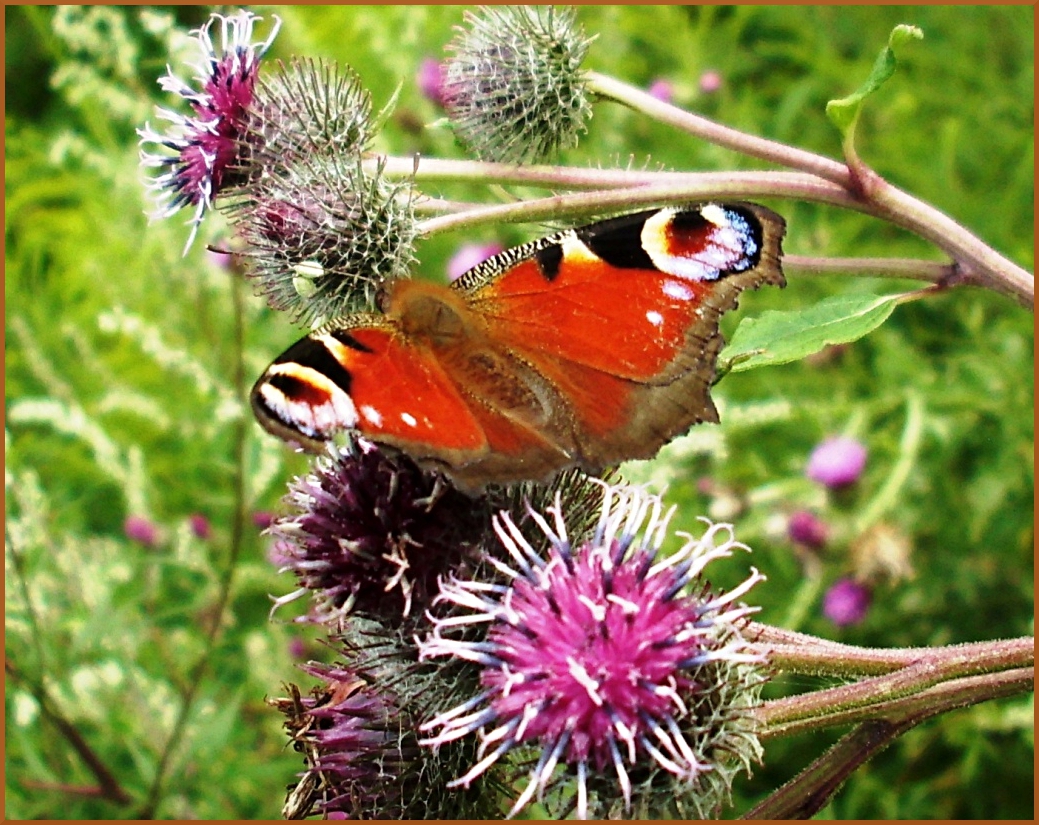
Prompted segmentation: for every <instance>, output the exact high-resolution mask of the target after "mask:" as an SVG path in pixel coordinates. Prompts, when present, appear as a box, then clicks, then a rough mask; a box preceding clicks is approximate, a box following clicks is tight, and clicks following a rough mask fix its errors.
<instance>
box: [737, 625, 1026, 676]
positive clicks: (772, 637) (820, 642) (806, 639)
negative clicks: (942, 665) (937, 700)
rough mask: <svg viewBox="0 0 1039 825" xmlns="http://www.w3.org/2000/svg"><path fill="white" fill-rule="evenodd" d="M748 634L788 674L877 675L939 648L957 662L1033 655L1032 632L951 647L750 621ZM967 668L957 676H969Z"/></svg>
mask: <svg viewBox="0 0 1039 825" xmlns="http://www.w3.org/2000/svg"><path fill="white" fill-rule="evenodd" d="M746 633H747V635H748V637H749V638H751V639H753V640H754V643H755V644H757V645H759V646H760V647H762V648H766V649H767V651H768V655H769V661H770V662H772V664H773V665H774V666H776V667H777V668H778V669H780V670H782V671H784V672H788V673H803V674H811V675H813V676H839V677H842V678H848V677H854V676H876V675H880V674H884V673H890V672H892V671H894V670H898V669H900V668H904V667H906V666H908V665H912V664H916V663H918V662H921V661H924V660H925V659H927V658H928V657H930V656H933V655H934V654H935V652H936V651H942V652H944V653H945V654H946V655H955V656H956V657H957V661H966V662H969V661H972V660H978V659H982V658H990V657H992V656H997V657H998V656H1005V657H1006V662H1005V663H1006V665H1007V666H1013V667H1022V666H1024V665H1026V664H1030V663H1031V661H1032V657H1033V656H1034V649H1033V645H1034V640H1033V638H1032V637H1031V636H1026V637H1021V638H1018V639H1008V640H1001V641H995V642H970V643H967V644H961V645H951V646H948V647H941V648H933V647H903V648H869V647H856V646H854V645H846V644H841V643H840V642H832V641H830V640H829V639H820V638H819V637H817V636H810V635H808V634H807V633H798V632H796V631H793V630H786V629H784V628H781V627H774V626H772V625H767V624H761V623H759V622H750V623H748V625H747V630H746ZM969 672H971V671H969V670H967V671H964V672H963V673H959V674H957V675H966V674H967V673H969Z"/></svg>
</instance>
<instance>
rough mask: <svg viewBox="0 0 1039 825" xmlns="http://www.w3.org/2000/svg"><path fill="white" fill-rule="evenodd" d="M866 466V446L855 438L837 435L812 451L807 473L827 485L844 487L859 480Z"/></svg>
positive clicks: (811, 477)
mask: <svg viewBox="0 0 1039 825" xmlns="http://www.w3.org/2000/svg"><path fill="white" fill-rule="evenodd" d="M865 467H866V448H865V447H864V446H863V445H862V444H860V443H859V442H858V441H856V440H855V439H854V438H846V437H844V436H837V437H835V438H828V439H826V440H825V441H823V442H822V443H821V444H819V445H818V446H817V447H816V448H815V449H814V450H813V451H812V455H811V456H810V457H809V459H808V467H807V468H806V470H805V474H806V475H807V476H808V477H809V478H810V479H812V481H818V482H819V483H820V484H825V485H826V486H827V487H844V486H846V485H848V484H852V483H853V482H855V481H858V479H859V476H860V475H862V471H863V469H864V468H865Z"/></svg>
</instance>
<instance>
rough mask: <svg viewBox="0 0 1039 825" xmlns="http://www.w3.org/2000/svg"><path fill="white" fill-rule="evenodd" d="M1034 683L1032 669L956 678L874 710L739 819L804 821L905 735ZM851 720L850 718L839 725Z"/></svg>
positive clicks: (1009, 694)
mask: <svg viewBox="0 0 1039 825" xmlns="http://www.w3.org/2000/svg"><path fill="white" fill-rule="evenodd" d="M1034 679H1035V669H1034V668H1032V667H1026V668H1016V669H1013V670H1007V671H1004V672H1002V673H993V674H984V675H982V676H972V677H967V678H963V679H955V680H952V681H950V682H945V683H943V684H939V685H935V686H934V687H932V688H929V689H927V690H924V691H921V692H920V693H919V694H917V695H916V696H913V697H910V698H908V699H902V700H896V701H892V702H889V703H886V704H885V705H883V706H878V708H877V709H876V710H875V712H877V713H882V714H883V715H884V716H883V718H876V719H868V720H866V721H864V722H862V723H861V724H860V725H859V726H858V727H856V728H855V729H854V730H852V731H851V732H850V733H848V734H847V735H845V736H844V738H842V739H841V740H840V741H839V742H838V743H837V744H836V745H834V746H833V747H832V748H831V749H830V750H829V751H827V752H826V753H825V754H823V755H822V756H821V757H819V758H818V759H817V760H815V762H813V763H812V764H811V765H809V766H808V767H807V768H806V769H805V770H804V771H803V772H802V773H801V774H799V775H798V776H797V777H795V778H794V779H792V780H791V781H790V782H788V783H786V784H785V785H783V786H782V787H781V788H779V789H778V790H777V791H775V792H773V793H772V794H770V795H769V796H768V797H767V798H766V799H765V800H764V801H762V802H761V803H759V804H758V805H755V806H754V807H753V808H752V809H751V810H749V811H747V812H746V813H745V814H744V815H743V816H741V817H740V818H741V819H807V818H809V817H811V816H813V815H814V814H816V813H818V812H819V811H820V810H821V809H822V808H823V807H824V806H825V805H826V804H827V802H829V800H830V799H831V798H832V797H833V795H834V794H835V793H836V792H837V790H838V789H839V788H840V786H841V785H842V784H843V783H844V781H845V780H846V779H847V778H848V777H849V776H850V775H851V774H852V772H854V771H855V769H856V768H858V767H859V766H860V765H862V764H863V763H865V762H866V761H868V760H869V759H870V758H871V757H872V756H873V755H874V754H876V753H878V752H880V751H881V750H883V749H884V748H886V747H887V746H888V745H890V744H891V743H892V742H893V741H894V740H895V739H897V738H898V737H899V736H901V735H902V734H903V733H905V732H906V731H907V730H909V729H911V728H913V727H915V726H916V725H918V724H920V723H921V722H923V721H925V720H927V719H929V718H931V717H933V716H937V715H938V714H941V713H945V712H947V711H949V710H953V709H955V708H959V707H965V706H968V705H972V704H976V703H977V702H982V701H986V700H989V699H997V698H1004V697H1007V696H1013V695H1015V694H1020V693H1024V692H1026V691H1027V690H1029V689H1030V688H1031V687H1032V683H1033V681H1034ZM850 720H851V719H850V716H849V718H847V719H845V720H844V721H850ZM788 732H789V731H788Z"/></svg>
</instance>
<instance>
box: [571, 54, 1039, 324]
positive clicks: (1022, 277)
mask: <svg viewBox="0 0 1039 825" xmlns="http://www.w3.org/2000/svg"><path fill="white" fill-rule="evenodd" d="M588 81H589V89H590V90H591V91H593V92H596V93H598V94H601V95H603V96H605V97H608V98H610V99H613V100H615V101H617V102H619V103H623V104H624V105H626V106H629V107H631V108H633V109H635V110H636V111H639V112H641V113H643V114H645V115H647V116H649V117H652V118H654V119H656V120H659V121H660V122H662V123H666V124H669V125H671V126H674V127H675V128H678V129H681V130H682V131H684V132H686V133H688V134H691V135H695V136H697V137H700V138H703V139H704V140H707V141H709V142H711V143H714V144H716V145H718V146H724V147H726V148H729V149H733V150H735V151H737V152H741V153H743V154H746V155H750V156H752V157H756V158H760V159H762V160H767V161H769V162H771V163H776V164H780V165H782V166H787V167H789V168H791V169H799V170H801V171H804V172H809V173H810V174H813V175H817V176H818V177H820V178H823V179H824V180H827V181H830V182H831V183H835V184H837V185H838V186H840V187H841V188H842V189H844V190H845V191H847V192H848V193H849V194H850V195H851V196H853V197H854V198H855V199H856V200H860V201H862V202H863V203H864V204H866V205H867V206H868V208H864V209H862V210H861V211H865V212H868V213H870V214H872V215H876V216H877V217H880V218H884V219H886V220H889V221H890V222H891V223H894V224H896V225H898V226H901V227H903V228H905V229H909V230H910V231H912V232H914V233H916V234H917V235H919V236H920V237H922V238H925V239H926V240H928V241H930V242H931V243H933V244H935V245H936V246H938V247H939V248H940V249H942V250H943V251H944V252H946V253H947V254H948V255H949V256H950V257H951V258H952V259H953V260H954V261H956V262H958V263H959V264H961V265H964V264H966V265H968V266H969V267H970V268H971V270H972V271H973V273H974V274H975V276H976V277H978V278H980V279H981V281H982V282H983V283H984V285H985V286H987V287H989V288H990V289H993V290H995V291H997V292H1000V293H1002V294H1004V295H1008V296H1010V297H1012V298H1014V299H1015V300H1017V301H1018V303H1020V304H1022V305H1023V306H1026V307H1034V305H1035V277H1034V276H1033V275H1032V274H1031V273H1029V272H1028V271H1027V270H1025V269H1023V268H1022V267H1020V266H1018V265H1017V264H1015V263H1014V262H1013V261H1011V260H1009V259H1008V258H1006V257H1004V256H1003V255H1000V254H999V253H998V252H996V251H995V250H994V249H992V247H990V246H988V245H987V244H985V243H984V242H983V241H981V240H980V239H979V238H978V237H976V236H975V235H973V234H972V233H971V232H970V231H968V230H967V229H966V228H965V227H963V226H961V225H960V224H959V223H957V222H956V221H954V220H953V219H952V218H950V217H949V216H948V215H946V214H945V213H943V212H941V211H940V210H938V209H936V208H935V207H933V206H931V205H930V204H927V203H924V202H923V201H921V200H919V199H918V198H915V197H913V196H912V195H910V194H909V193H907V192H904V191H902V190H901V189H899V188H898V187H896V186H893V185H892V184H890V183H888V182H887V181H886V180H884V179H883V178H881V177H880V176H879V175H878V174H876V172H874V171H873V170H872V169H870V168H869V167H868V166H866V165H865V164H864V163H862V162H861V160H859V159H858V158H857V157H855V158H854V163H855V165H854V167H852V168H849V166H847V165H846V164H843V163H839V162H837V161H834V160H831V159H830V158H826V157H823V156H822V155H816V154H813V153H811V152H805V151H804V150H801V149H797V148H795V147H792V146H787V145H786V144H783V143H777V142H775V141H770V140H764V139H762V138H758V137H755V136H753V135H747V134H744V133H743V132H740V131H738V130H736V129H731V128H729V127H727V126H722V125H721V124H718V123H715V122H714V121H711V120H708V119H707V118H704V117H701V116H700V115H695V114H692V113H690V112H686V111H684V110H682V109H679V108H678V107H676V106H672V105H671V104H669V103H664V102H662V101H660V100H657V99H656V98H654V97H653V96H652V95H650V94H648V93H646V92H644V91H643V90H641V89H638V88H636V87H635V86H630V85H628V84H627V83H622V82H621V81H619V80H616V79H614V78H611V77H606V76H604V75H600V74H597V73H594V72H593V73H591V74H589V75H588Z"/></svg>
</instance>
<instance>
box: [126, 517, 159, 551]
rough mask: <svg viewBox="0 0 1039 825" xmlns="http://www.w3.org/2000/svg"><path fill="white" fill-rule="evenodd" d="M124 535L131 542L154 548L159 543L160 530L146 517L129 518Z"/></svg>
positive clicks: (127, 518)
mask: <svg viewBox="0 0 1039 825" xmlns="http://www.w3.org/2000/svg"><path fill="white" fill-rule="evenodd" d="M123 533H124V534H125V535H126V537H127V538H128V539H130V541H135V542H137V543H138V544H143V545H144V546H145V547H148V548H152V547H155V546H156V545H158V543H159V528H158V527H156V526H155V525H154V524H153V523H152V522H151V521H149V520H148V519H146V518H145V517H144V516H127V517H126V521H124V522H123Z"/></svg>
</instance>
